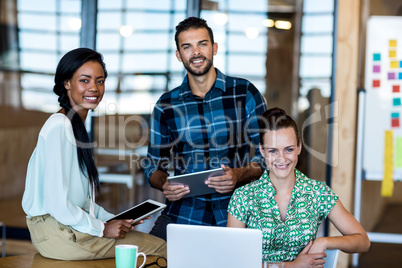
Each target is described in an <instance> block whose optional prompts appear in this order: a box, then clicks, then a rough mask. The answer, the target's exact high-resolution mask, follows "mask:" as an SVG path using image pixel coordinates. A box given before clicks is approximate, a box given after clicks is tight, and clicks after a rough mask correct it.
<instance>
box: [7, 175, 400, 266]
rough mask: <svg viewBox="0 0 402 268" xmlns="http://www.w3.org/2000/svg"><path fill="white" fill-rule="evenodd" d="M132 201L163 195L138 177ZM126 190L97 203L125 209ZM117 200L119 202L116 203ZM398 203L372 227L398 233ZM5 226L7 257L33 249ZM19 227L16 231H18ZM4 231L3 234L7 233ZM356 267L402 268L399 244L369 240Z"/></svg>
mask: <svg viewBox="0 0 402 268" xmlns="http://www.w3.org/2000/svg"><path fill="white" fill-rule="evenodd" d="M116 192H118V193H119V194H118V195H117V196H118V198H120V202H116V201H115V202H111V201H110V200H111V199H112V197H113V198H114V199H115V198H116V195H113V194H114V193H116ZM135 192H136V196H137V197H136V200H135V202H136V203H139V202H141V201H143V200H146V199H148V198H151V199H155V200H158V201H162V202H163V195H162V194H161V193H160V192H159V191H157V190H155V189H152V188H150V187H149V186H148V185H147V184H145V183H143V181H141V179H140V180H139V184H138V185H137V188H136V191H135ZM125 193H126V189H125V186H124V185H112V184H110V185H108V184H105V185H102V196H99V197H98V198H97V202H98V203H99V204H100V205H102V206H104V207H105V208H106V209H108V210H109V211H111V212H113V213H117V212H119V211H121V210H125V209H126V207H125V206H124V205H121V203H124V200H125V199H126V198H127V195H126V194H125ZM118 203H120V205H116V204H118ZM157 216H158V215H154V216H153V217H152V218H151V219H150V220H147V221H146V222H145V223H144V224H142V225H138V226H137V229H138V230H140V231H143V232H149V230H150V229H151V228H152V226H153V222H154V221H155V219H156V218H157ZM401 223H402V204H395V205H389V206H388V207H387V208H386V210H385V211H384V217H383V219H382V221H381V222H379V223H378V225H377V226H376V228H375V230H374V231H375V232H384V233H398V234H402V224H401ZM12 229H13V228H11V227H10V226H9V228H7V230H8V231H9V230H10V231H13V232H14V234H13V237H10V238H8V239H7V243H6V252H7V256H13V255H20V254H28V253H31V252H35V249H34V248H33V246H32V244H31V243H30V241H29V240H26V239H23V236H22V238H21V237H19V238H17V239H15V237H16V234H15V232H16V231H15V230H12ZM16 230H17V232H20V233H22V230H21V229H16ZM18 230H19V231H18ZM8 231H7V233H8ZM358 267H359V268H374V267H376V268H388V267H393V268H395V267H402V244H383V243H372V244H371V248H370V251H369V252H367V253H363V254H361V256H360V259H359V266H358Z"/></svg>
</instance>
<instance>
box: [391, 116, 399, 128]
mask: <svg viewBox="0 0 402 268" xmlns="http://www.w3.org/2000/svg"><path fill="white" fill-rule="evenodd" d="M400 126H401V124H400V120H399V118H397V117H396V118H391V127H400Z"/></svg>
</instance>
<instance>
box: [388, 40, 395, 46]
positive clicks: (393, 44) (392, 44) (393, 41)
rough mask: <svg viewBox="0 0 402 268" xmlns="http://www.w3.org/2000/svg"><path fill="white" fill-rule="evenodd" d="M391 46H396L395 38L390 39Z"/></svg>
mask: <svg viewBox="0 0 402 268" xmlns="http://www.w3.org/2000/svg"><path fill="white" fill-rule="evenodd" d="M389 47H396V40H395V39H392V40H389Z"/></svg>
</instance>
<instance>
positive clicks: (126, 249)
mask: <svg viewBox="0 0 402 268" xmlns="http://www.w3.org/2000/svg"><path fill="white" fill-rule="evenodd" d="M115 254H116V267H117V268H136V267H137V259H138V256H139V255H142V256H143V257H144V261H143V262H142V264H141V266H140V267H139V268H141V267H142V266H144V264H145V261H146V260H147V256H146V255H145V254H144V253H143V252H138V246H136V245H117V246H116V247H115Z"/></svg>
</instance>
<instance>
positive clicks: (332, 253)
mask: <svg viewBox="0 0 402 268" xmlns="http://www.w3.org/2000/svg"><path fill="white" fill-rule="evenodd" d="M324 252H325V253H326V254H327V257H326V258H324V260H325V263H324V268H336V263H337V262H338V256H339V249H326V250H325V251H324Z"/></svg>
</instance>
